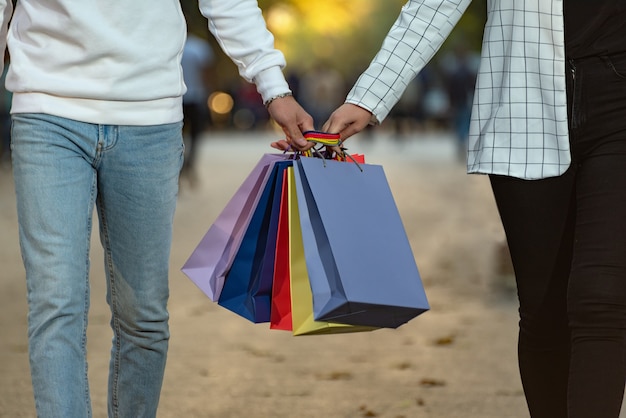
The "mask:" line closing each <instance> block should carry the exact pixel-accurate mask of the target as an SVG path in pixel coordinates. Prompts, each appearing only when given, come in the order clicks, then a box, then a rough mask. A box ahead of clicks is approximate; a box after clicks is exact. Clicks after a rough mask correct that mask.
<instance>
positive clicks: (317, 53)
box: [181, 0, 486, 135]
mask: <svg viewBox="0 0 626 418" xmlns="http://www.w3.org/2000/svg"><path fill="white" fill-rule="evenodd" d="M405 2H406V1H405V0H386V1H378V0H358V1H354V0H321V1H320V0H318V1H310V0H259V5H260V7H261V9H262V10H263V13H264V15H265V18H266V21H267V24H268V26H269V29H270V30H271V31H272V33H273V34H274V36H275V40H276V47H277V48H278V49H280V50H281V51H283V52H284V54H285V56H286V58H287V67H286V68H285V74H286V76H287V77H288V80H289V83H290V86H291V88H292V90H293V91H294V94H295V95H296V98H297V100H298V101H299V102H300V103H301V104H302V105H303V106H304V107H305V108H306V109H307V111H309V112H310V113H311V114H312V115H313V116H314V118H315V121H316V124H319V125H321V124H323V123H324V122H325V120H326V118H327V116H328V114H329V112H330V111H332V110H334V109H335V108H336V107H337V106H338V105H340V104H341V103H343V99H344V98H345V96H346V94H347V92H348V91H349V89H350V87H351V86H352V85H353V83H354V81H355V80H356V78H357V77H358V75H359V74H360V73H361V72H362V71H363V70H364V69H365V68H366V67H367V65H368V64H369V62H370V61H371V59H372V58H373V57H374V55H375V53H376V52H377V51H378V49H379V48H380V46H381V43H382V40H383V38H384V37H385V35H386V33H387V31H388V30H389V28H390V27H391V25H392V23H393V22H394V21H395V19H396V18H397V16H398V14H399V12H400V9H401V7H402V6H403V4H404V3H405ZM485 3H486V0H477V1H474V2H473V3H472V4H471V5H470V7H469V9H468V11H467V12H466V13H465V15H464V17H463V18H462V20H461V21H460V22H459V24H458V26H457V27H456V28H455V30H454V31H453V33H452V35H451V36H450V37H449V39H448V41H447V42H446V43H445V45H443V47H442V49H441V50H440V52H439V53H438V54H437V56H436V57H435V59H434V60H433V61H432V62H431V63H430V64H429V66H428V67H427V68H426V69H425V70H424V71H422V73H421V74H420V75H419V76H418V77H417V79H416V80H415V81H414V82H413V84H412V85H411V86H410V87H409V89H408V90H407V91H406V93H405V95H404V97H403V98H402V100H401V101H400V103H398V105H397V106H396V108H395V109H394V112H393V114H392V115H390V117H389V120H388V121H386V123H385V127H386V128H388V129H393V130H396V131H398V132H399V133H406V132H407V131H409V130H413V129H448V130H459V134H460V135H462V133H461V132H462V131H463V130H465V129H466V128H465V126H464V125H463V124H462V122H461V121H464V120H466V119H467V120H469V109H468V106H469V104H468V102H470V104H471V92H472V89H473V86H474V78H475V74H476V70H477V66H478V52H479V50H480V42H481V37H482V30H483V27H484V23H485V14H486V5H485ZM181 4H182V5H183V11H184V13H185V15H186V16H187V20H188V27H189V32H190V34H192V35H193V36H194V37H197V38H199V39H200V40H203V41H205V42H206V44H207V46H208V47H209V48H210V51H211V52H210V54H211V58H210V59H209V60H205V64H206V68H205V69H204V78H203V80H204V87H205V89H206V90H205V92H206V103H207V104H208V106H207V107H206V108H205V109H203V110H205V111H206V117H205V118H204V120H205V122H206V126H205V127H204V128H206V129H237V130H251V129H259V128H261V129H263V128H265V127H266V125H267V122H268V119H267V112H266V111H265V109H264V108H263V105H262V102H261V99H260V97H259V95H258V94H257V93H256V89H255V87H254V86H252V85H250V84H248V83H246V82H245V81H243V80H242V79H241V78H240V77H239V75H238V73H237V69H236V68H235V66H234V64H233V63H232V62H231V61H230V60H229V59H228V58H227V57H226V56H225V55H224V53H223V52H222V51H221V50H220V48H219V46H218V45H217V43H216V41H215V39H214V38H213V37H212V36H211V35H210V34H209V32H208V29H207V22H206V19H204V17H203V16H202V15H200V13H199V12H198V5H197V1H196V0H181Z"/></svg>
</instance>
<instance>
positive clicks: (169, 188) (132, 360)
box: [12, 114, 183, 418]
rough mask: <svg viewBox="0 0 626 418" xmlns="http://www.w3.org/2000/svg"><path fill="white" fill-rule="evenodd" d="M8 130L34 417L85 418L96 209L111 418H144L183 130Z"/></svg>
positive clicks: (158, 347)
mask: <svg viewBox="0 0 626 418" xmlns="http://www.w3.org/2000/svg"><path fill="white" fill-rule="evenodd" d="M12 129H13V130H12V135H13V137H12V141H13V144H12V148H13V153H12V158H13V170H14V178H15V189H16V194H17V207H18V219H19V230H20V245H21V250H22V257H23V260H24V266H25V269H26V281H27V290H28V305H29V312H28V338H29V356H30V366H31V375H32V383H33V390H34V394H35V405H36V408H37V414H38V416H40V417H58V418H74V417H76V418H85V417H90V416H91V401H90V396H89V385H88V380H87V361H86V328H87V313H88V310H89V279H88V272H89V248H90V245H89V244H90V235H91V227H92V213H93V209H94V204H95V205H96V207H97V213H98V218H99V224H100V241H101V243H102V246H103V248H104V256H105V272H106V280H107V295H106V298H107V303H108V304H109V306H110V308H111V327H112V329H113V346H112V350H111V361H110V370H109V388H108V390H109V402H108V409H109V416H110V417H129V418H131V417H132V418H138V417H154V416H155V415H156V409H157V405H158V402H159V395H160V391H161V385H162V381H163V373H164V368H165V360H166V356H167V348H168V340H169V329H168V312H167V300H168V296H169V288H168V269H169V252H170V244H171V239H172V223H173V217H174V208H175V204H176V198H177V193H178V174H179V171H180V167H181V165H182V159H183V145H182V136H181V129H182V126H181V124H180V123H175V124H168V125H159V126H110V125H94V124H90V123H82V122H77V121H73V120H68V119H64V118H59V117H54V116H50V115H44V114H18V115H14V116H13V128H12Z"/></svg>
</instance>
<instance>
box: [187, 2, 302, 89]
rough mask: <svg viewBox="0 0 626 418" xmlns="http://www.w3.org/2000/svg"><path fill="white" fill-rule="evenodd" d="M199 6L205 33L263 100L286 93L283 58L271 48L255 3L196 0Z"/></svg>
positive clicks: (263, 20)
mask: <svg viewBox="0 0 626 418" xmlns="http://www.w3.org/2000/svg"><path fill="white" fill-rule="evenodd" d="M199 5H200V11H201V12H202V14H203V15H204V16H205V17H206V18H207V19H208V21H209V30H210V31H211V33H212V34H213V36H215V38H216V39H217V41H218V43H219V44H220V46H221V48H222V49H223V50H224V52H225V53H226V55H228V56H229V57H230V58H231V59H232V61H233V62H234V63H235V64H236V65H237V68H238V69H239V74H240V75H241V76H242V77H243V78H244V79H246V80H247V81H249V82H253V83H254V84H256V87H257V90H258V92H259V93H260V94H261V96H262V97H263V101H266V100H268V99H270V98H272V97H274V96H277V95H279V94H282V93H286V92H289V91H290V90H289V85H288V84H287V82H286V81H285V77H284V75H283V73H282V68H284V67H285V65H286V62H285V57H284V56H283V54H282V53H281V52H280V51H278V50H277V49H276V48H274V36H273V35H272V34H271V33H270V31H269V30H268V29H267V25H266V23H265V19H264V18H263V14H262V13H261V9H259V6H258V3H257V1H256V0H200V1H199Z"/></svg>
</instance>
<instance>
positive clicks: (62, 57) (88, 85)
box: [0, 0, 289, 125]
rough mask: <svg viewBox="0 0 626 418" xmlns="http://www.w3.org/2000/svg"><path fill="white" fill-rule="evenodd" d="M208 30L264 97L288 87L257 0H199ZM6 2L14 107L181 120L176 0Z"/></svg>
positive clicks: (2, 5) (110, 118) (181, 21)
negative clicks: (13, 8)
mask: <svg viewBox="0 0 626 418" xmlns="http://www.w3.org/2000/svg"><path fill="white" fill-rule="evenodd" d="M199 4H200V10H201V12H202V14H203V15H204V16H205V17H207V19H209V29H210V30H211V32H212V33H213V35H214V36H215V37H216V39H217V40H218V41H219V43H220V45H221V47H222V48H223V49H224V51H225V52H226V54H227V55H228V56H229V57H230V58H231V59H232V60H233V61H234V62H235V64H236V65H237V67H238V68H239V73H240V75H241V76H242V77H243V78H245V79H246V80H248V81H250V82H254V83H255V84H256V85H257V89H258V91H259V93H260V94H261V96H262V97H263V99H264V100H267V99H269V98H270V97H273V96H276V95H278V94H281V93H285V92H288V91H289V87H288V85H287V83H286V81H285V78H284V76H283V73H282V71H281V70H282V68H283V67H284V66H285V59H284V57H283V55H282V53H281V52H279V51H277V50H276V49H274V38H273V36H272V35H271V33H270V32H269V31H268V30H267V28H266V25H265V21H264V19H263V16H262V14H261V10H260V9H259V8H258V5H257V2H256V0H200V1H199ZM11 9H12V5H11V0H0V11H1V13H0V16H2V17H1V18H2V26H1V28H0V48H1V49H2V51H4V48H5V45H4V43H5V39H6V41H7V43H8V47H9V54H10V57H11V63H10V67H9V73H8V75H7V83H6V84H7V89H8V90H10V91H12V92H13V104H12V109H11V113H32V112H34V113H47V114H52V115H56V116H61V117H65V118H70V119H74V120H79V121H83V122H90V123H99V124H120V125H154V124H163V123H171V122H177V121H180V120H182V106H181V103H182V95H183V93H184V92H185V85H184V83H183V76H182V69H181V66H180V60H181V55H182V51H183V46H184V42H185V37H186V27H185V18H184V16H183V13H182V11H181V7H180V2H179V0H132V1H128V0H45V1H42V0H19V2H18V3H17V6H16V8H15V12H14V13H13V18H12V21H11V23H10V26H9V27H8V36H6V37H5V34H6V33H7V25H8V21H9V19H10V18H11V11H12V10H11Z"/></svg>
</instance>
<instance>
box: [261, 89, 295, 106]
mask: <svg viewBox="0 0 626 418" xmlns="http://www.w3.org/2000/svg"><path fill="white" fill-rule="evenodd" d="M292 96H293V93H292V92H290V91H289V92H286V93H281V94H277V95H276V96H272V97H270V98H269V99H267V100H266V101H264V102H263V105H264V106H265V108H268V107H269V106H270V104H272V102H273V101H274V100H276V99H282V98H285V97H292Z"/></svg>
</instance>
